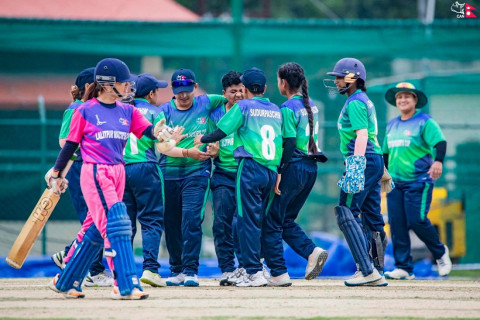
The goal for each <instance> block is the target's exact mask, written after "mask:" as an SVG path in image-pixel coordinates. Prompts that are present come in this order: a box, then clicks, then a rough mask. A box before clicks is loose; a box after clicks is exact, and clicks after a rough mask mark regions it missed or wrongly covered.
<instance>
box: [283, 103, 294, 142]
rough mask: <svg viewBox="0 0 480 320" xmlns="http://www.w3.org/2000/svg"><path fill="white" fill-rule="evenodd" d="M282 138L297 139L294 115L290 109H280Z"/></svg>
mask: <svg viewBox="0 0 480 320" xmlns="http://www.w3.org/2000/svg"><path fill="white" fill-rule="evenodd" d="M280 111H281V112H282V119H283V125H282V136H283V138H296V137H297V124H296V119H295V113H294V112H293V110H292V109H290V108H286V107H284V108H282V109H281V110H280Z"/></svg>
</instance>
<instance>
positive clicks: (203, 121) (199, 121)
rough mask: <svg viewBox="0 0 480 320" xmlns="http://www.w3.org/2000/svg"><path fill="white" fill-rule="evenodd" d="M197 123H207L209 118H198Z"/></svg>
mask: <svg viewBox="0 0 480 320" xmlns="http://www.w3.org/2000/svg"><path fill="white" fill-rule="evenodd" d="M197 123H198V124H205V123H207V119H206V118H205V117H200V118H197Z"/></svg>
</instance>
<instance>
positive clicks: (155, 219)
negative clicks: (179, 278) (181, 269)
mask: <svg viewBox="0 0 480 320" xmlns="http://www.w3.org/2000/svg"><path fill="white" fill-rule="evenodd" d="M125 176H126V179H125V193H124V195H123V202H124V203H125V205H126V206H127V213H128V216H129V217H130V221H131V222H132V242H133V239H134V238H135V234H136V233H137V219H138V222H140V227H141V232H142V249H143V270H150V271H152V272H154V273H158V269H159V268H160V263H158V251H159V248H160V240H161V238H162V233H163V216H164V211H163V207H164V206H163V201H164V200H163V175H162V172H161V171H160V167H159V166H158V164H156V163H153V162H142V163H132V164H128V165H126V166H125Z"/></svg>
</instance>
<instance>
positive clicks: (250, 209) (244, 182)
mask: <svg viewBox="0 0 480 320" xmlns="http://www.w3.org/2000/svg"><path fill="white" fill-rule="evenodd" d="M276 179H277V174H276V173H275V172H273V171H271V170H269V169H267V168H266V167H264V166H262V165H261V164H259V163H257V162H256V161H255V160H253V159H250V158H244V159H242V160H241V161H240V164H239V167H238V171H237V189H236V191H237V210H238V221H237V228H238V237H239V241H240V250H241V252H242V263H243V267H244V268H245V269H246V270H247V273H248V274H255V273H257V272H258V271H260V270H262V268H263V266H262V263H261V262H260V258H261V234H262V223H263V219H264V217H265V215H266V213H267V211H268V207H269V205H270V204H271V202H272V201H273V195H274V192H273V186H274V185H275V181H276Z"/></svg>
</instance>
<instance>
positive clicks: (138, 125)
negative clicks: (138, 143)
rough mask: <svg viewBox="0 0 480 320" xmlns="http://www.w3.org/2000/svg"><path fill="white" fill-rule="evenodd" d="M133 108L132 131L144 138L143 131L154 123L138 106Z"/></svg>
mask: <svg viewBox="0 0 480 320" xmlns="http://www.w3.org/2000/svg"><path fill="white" fill-rule="evenodd" d="M132 108H133V113H132V122H131V123H132V124H131V126H130V132H131V133H133V134H134V135H135V136H136V137H137V138H138V139H140V138H142V136H143V131H145V129H147V128H148V127H149V126H151V125H152V124H151V123H150V121H148V120H147V118H145V117H144V116H143V114H142V113H141V112H140V111H138V109H137V108H134V107H132Z"/></svg>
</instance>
